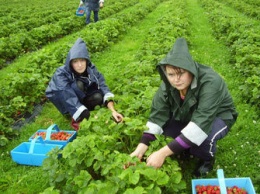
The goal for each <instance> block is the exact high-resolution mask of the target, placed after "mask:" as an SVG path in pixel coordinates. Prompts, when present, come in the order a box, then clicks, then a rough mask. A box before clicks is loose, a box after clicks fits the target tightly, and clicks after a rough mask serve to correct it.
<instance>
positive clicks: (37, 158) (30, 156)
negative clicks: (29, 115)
mask: <svg viewBox="0 0 260 194" xmlns="http://www.w3.org/2000/svg"><path fill="white" fill-rule="evenodd" d="M38 139H41V142H40V143H36V140H38ZM54 148H58V149H61V148H62V145H58V144H46V143H44V141H43V140H42V138H41V137H37V138H35V139H34V140H33V141H31V142H23V143H21V144H20V145H19V146H17V147H15V148H14V149H13V150H12V151H11V157H12V159H13V161H14V162H16V163H18V164H22V165H29V166H41V165H42V163H43V161H44V160H45V159H46V158H47V157H48V156H47V153H48V152H50V151H51V150H52V149H54Z"/></svg>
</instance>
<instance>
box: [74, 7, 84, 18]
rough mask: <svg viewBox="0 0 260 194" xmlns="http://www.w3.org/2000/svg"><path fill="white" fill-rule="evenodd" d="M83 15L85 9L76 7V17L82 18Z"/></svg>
mask: <svg viewBox="0 0 260 194" xmlns="http://www.w3.org/2000/svg"><path fill="white" fill-rule="evenodd" d="M84 14H85V8H84V7H78V9H77V10H76V16H84Z"/></svg>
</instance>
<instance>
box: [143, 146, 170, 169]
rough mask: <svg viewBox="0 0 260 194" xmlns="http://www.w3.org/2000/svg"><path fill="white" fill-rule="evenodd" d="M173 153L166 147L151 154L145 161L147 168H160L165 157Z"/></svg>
mask: <svg viewBox="0 0 260 194" xmlns="http://www.w3.org/2000/svg"><path fill="white" fill-rule="evenodd" d="M172 154H173V152H172V151H171V149H170V148H169V147H168V146H167V145H166V146H164V147H163V148H161V149H160V150H158V151H156V152H153V153H152V154H151V155H150V156H149V157H148V158H147V160H146V164H147V166H153V167H155V168H160V167H161V166H162V165H163V163H164V161H165V159H166V157H167V156H170V155H172Z"/></svg>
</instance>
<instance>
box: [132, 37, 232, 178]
mask: <svg viewBox="0 0 260 194" xmlns="http://www.w3.org/2000/svg"><path fill="white" fill-rule="evenodd" d="M157 69H158V71H159V74H160V76H161V78H162V83H161V85H160V87H159V89H158V91H157V92H156V94H155V96H154V98H153V102H152V106H151V113H150V116H149V119H148V122H147V127H148V130H147V131H145V132H144V133H143V136H142V138H141V140H140V142H139V144H138V146H137V148H136V149H135V150H134V151H133V152H132V153H131V156H133V157H134V156H136V157H138V158H139V159H142V158H143V156H144V154H145V152H146V151H147V149H148V146H149V144H150V142H151V141H154V140H156V138H155V134H159V135H165V136H170V137H172V138H174V140H173V141H172V142H171V143H169V144H168V145H165V146H164V147H162V148H161V149H159V150H158V151H156V152H154V153H152V154H151V155H150V156H148V158H147V160H146V162H147V165H148V166H153V167H155V168H159V167H161V166H162V165H163V163H164V161H165V158H166V157H168V156H171V155H173V154H178V153H182V152H189V154H192V155H193V156H195V157H197V158H199V159H200V160H199V163H198V166H197V167H196V169H195V170H194V175H195V176H196V177H199V176H205V175H206V174H207V173H208V172H210V171H211V170H212V169H213V165H214V161H215V155H216V144H217V141H218V140H220V139H222V138H223V137H224V136H226V134H227V133H228V132H229V130H230V128H231V127H232V125H233V124H234V123H235V121H236V118H237V112H236V109H235V106H234V103H233V100H232V97H231V95H230V93H229V91H228V88H227V86H226V83H225V82H224V80H223V79H222V78H221V76H220V75H218V74H217V73H216V72H215V71H213V70H212V69H211V68H210V67H207V66H204V65H201V64H199V63H197V62H195V61H193V59H192V57H191V55H190V54H189V51H188V45H187V42H186V40H185V39H184V38H178V39H177V40H176V42H175V44H174V46H173V48H172V50H171V51H170V52H169V53H168V54H167V56H166V57H165V58H164V59H163V60H162V61H161V62H160V63H159V64H158V65H157Z"/></svg>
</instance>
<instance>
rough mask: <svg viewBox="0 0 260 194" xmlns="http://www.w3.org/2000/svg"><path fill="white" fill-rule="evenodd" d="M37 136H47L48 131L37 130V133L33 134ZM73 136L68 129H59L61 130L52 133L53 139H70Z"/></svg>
mask: <svg viewBox="0 0 260 194" xmlns="http://www.w3.org/2000/svg"><path fill="white" fill-rule="evenodd" d="M36 136H41V137H42V138H43V139H45V138H46V132H45V131H40V132H36V134H35V135H34V136H33V138H35V137H36ZM71 136H72V134H71V133H68V132H66V131H59V132H53V133H51V140H63V141H64V140H68V139H69V138H70V137H71Z"/></svg>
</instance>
